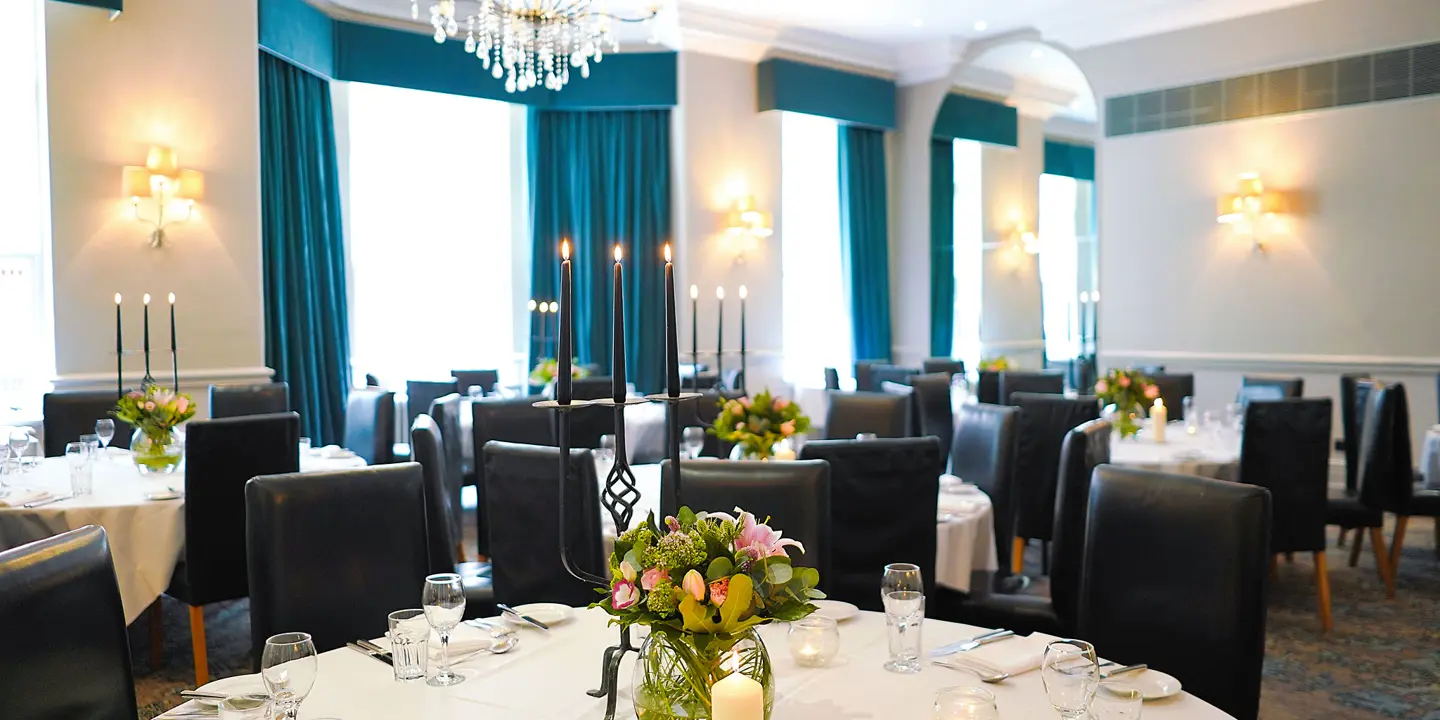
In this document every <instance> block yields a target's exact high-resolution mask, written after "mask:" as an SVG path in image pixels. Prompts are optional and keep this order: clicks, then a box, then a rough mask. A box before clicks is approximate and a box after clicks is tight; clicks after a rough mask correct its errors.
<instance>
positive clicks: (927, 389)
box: [910, 363, 963, 465]
mask: <svg viewBox="0 0 1440 720" xmlns="http://www.w3.org/2000/svg"><path fill="white" fill-rule="evenodd" d="M962 365H963V363H962ZM950 377H951V375H950V373H947V372H937V373H929V374H926V375H915V376H913V377H911V378H910V387H912V388H914V390H913V391H912V392H911V394H910V403H911V408H912V410H913V415H914V426H913V428H912V429H913V430H914V432H915V434H916V435H920V436H922V437H923V436H926V435H929V436H932V437H937V438H939V439H940V457H941V458H944V459H945V461H946V465H948V464H949V458H950V443H951V442H953V441H954V439H955V437H954V436H955V413H954V410H953V406H952V405H951V404H950Z"/></svg>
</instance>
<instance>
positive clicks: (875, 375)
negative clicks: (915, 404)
mask: <svg viewBox="0 0 1440 720" xmlns="http://www.w3.org/2000/svg"><path fill="white" fill-rule="evenodd" d="M922 373H923V371H922V370H921V369H920V368H918V367H905V366H903V365H871V366H870V382H871V383H873V386H872V387H870V388H867V389H869V390H879V389H880V386H881V385H883V384H885V383H887V382H889V383H895V384H897V385H905V384H908V383H909V382H910V376H912V375H920V374H922ZM855 389H856V390H861V388H859V387H856V388H855Z"/></svg>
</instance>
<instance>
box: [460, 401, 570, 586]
mask: <svg viewBox="0 0 1440 720" xmlns="http://www.w3.org/2000/svg"><path fill="white" fill-rule="evenodd" d="M470 436H471V440H472V443H473V445H472V446H473V447H474V448H475V486H476V487H477V488H480V487H483V486H484V484H485V462H484V460H483V457H482V452H483V451H484V449H485V445H486V444H487V443H489V442H490V441H492V440H498V441H500V442H506V443H519V444H522V445H549V446H553V445H555V417H554V413H552V412H551V411H549V410H546V409H544V408H537V407H535V398H528V397H522V398H485V399H484V400H478V401H475V402H472V403H470ZM480 497H481V498H484V497H485V490H483V489H482V490H480ZM485 517H486V513H484V512H482V513H480V518H481V520H482V521H483V520H484V518H485ZM487 538H488V536H487ZM488 542H489V540H488V539H486V540H482V541H481V545H482V546H483V545H485V544H486V543H488ZM501 602H504V600H501Z"/></svg>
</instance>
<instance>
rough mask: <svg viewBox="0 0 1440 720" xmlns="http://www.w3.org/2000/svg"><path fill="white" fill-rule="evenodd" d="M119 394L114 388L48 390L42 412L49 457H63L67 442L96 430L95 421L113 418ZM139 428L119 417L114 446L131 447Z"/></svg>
mask: <svg viewBox="0 0 1440 720" xmlns="http://www.w3.org/2000/svg"><path fill="white" fill-rule="evenodd" d="M114 409H115V393H114V392H112V391H110V390H82V391H67V392H52V393H45V397H44V399H43V400H42V401H41V411H42V412H43V413H44V415H45V418H44V420H43V421H42V427H43V428H44V431H45V445H44V447H43V448H42V449H43V450H44V451H45V457H60V456H62V455H64V454H65V445H66V444H68V443H72V442H75V441H76V440H79V439H80V436H81V435H93V434H94V433H95V421H96V420H103V419H106V418H111V419H113V418H114V416H113V415H111V414H110V411H111V410H114ZM134 432H135V428H132V427H130V426H129V425H127V424H125V423H123V422H121V421H119V420H116V421H115V437H114V438H112V439H111V440H110V446H111V447H121V448H128V447H130V435H131V434H133V433H134Z"/></svg>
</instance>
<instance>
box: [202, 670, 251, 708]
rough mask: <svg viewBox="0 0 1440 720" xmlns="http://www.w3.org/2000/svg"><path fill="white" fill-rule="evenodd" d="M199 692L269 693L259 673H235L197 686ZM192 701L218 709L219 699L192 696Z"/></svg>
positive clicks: (221, 693) (229, 693) (224, 693)
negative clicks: (233, 675) (232, 675)
mask: <svg viewBox="0 0 1440 720" xmlns="http://www.w3.org/2000/svg"><path fill="white" fill-rule="evenodd" d="M199 690H200V692H207V693H216V694H217V695H243V694H245V693H262V694H265V695H269V694H270V691H268V690H266V689H265V681H264V680H261V679H260V676H259V675H236V676H235V677H228V678H224V679H222V680H216V681H215V682H212V683H210V684H208V685H203V686H201V687H200V688H199ZM192 702H194V703H195V704H196V705H200V706H201V707H206V708H211V709H214V710H219V709H220V701H219V700H208V699H205V698H192Z"/></svg>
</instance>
